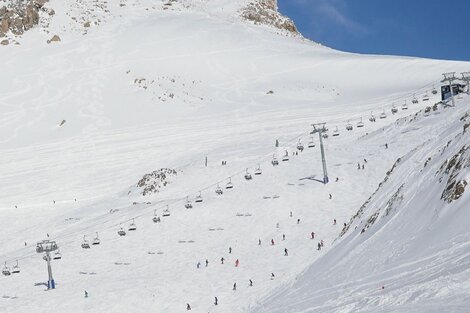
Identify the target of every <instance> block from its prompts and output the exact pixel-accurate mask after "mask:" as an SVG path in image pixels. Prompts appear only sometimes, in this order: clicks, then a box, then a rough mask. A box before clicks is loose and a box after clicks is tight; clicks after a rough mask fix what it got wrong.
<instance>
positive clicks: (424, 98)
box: [423, 91, 429, 101]
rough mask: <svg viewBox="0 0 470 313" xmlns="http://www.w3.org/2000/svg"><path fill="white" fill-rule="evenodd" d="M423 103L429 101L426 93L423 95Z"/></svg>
mask: <svg viewBox="0 0 470 313" xmlns="http://www.w3.org/2000/svg"><path fill="white" fill-rule="evenodd" d="M423 101H429V96H428V92H427V91H426V93H425V94H424V96H423Z"/></svg>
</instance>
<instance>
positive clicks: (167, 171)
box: [137, 168, 178, 196]
mask: <svg viewBox="0 0 470 313" xmlns="http://www.w3.org/2000/svg"><path fill="white" fill-rule="evenodd" d="M177 174H178V172H177V171H176V170H174V169H171V168H162V169H159V170H157V171H153V172H152V173H150V174H145V175H144V177H142V179H141V180H139V182H138V183H137V187H139V188H142V189H143V190H142V195H143V196H146V195H148V194H152V193H157V192H159V190H160V189H161V188H162V187H165V186H166V185H167V184H169V183H170V178H171V177H173V176H176V175H177Z"/></svg>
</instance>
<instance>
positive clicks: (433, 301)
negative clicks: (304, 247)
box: [249, 96, 470, 313]
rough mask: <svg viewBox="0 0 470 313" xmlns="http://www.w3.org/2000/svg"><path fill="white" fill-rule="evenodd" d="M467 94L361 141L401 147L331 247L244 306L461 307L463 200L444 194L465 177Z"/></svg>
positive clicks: (465, 258)
mask: <svg viewBox="0 0 470 313" xmlns="http://www.w3.org/2000/svg"><path fill="white" fill-rule="evenodd" d="M469 100H470V99H468V96H467V97H466V98H465V99H462V100H460V101H458V102H457V106H458V107H456V108H447V109H443V110H441V111H436V112H435V113H432V114H430V115H429V116H427V117H425V116H424V115H421V114H420V115H418V116H414V117H408V118H404V119H399V120H397V123H395V124H392V125H390V126H388V127H386V128H385V129H384V130H383V131H380V130H379V131H378V132H375V133H372V134H371V135H370V136H366V137H364V138H361V139H360V140H359V142H361V144H364V145H367V143H368V142H370V141H372V142H374V141H375V139H376V138H377V137H382V136H384V135H385V136H387V137H388V138H390V139H391V142H392V143H391V144H390V145H391V146H392V149H394V150H395V151H397V150H398V151H400V150H401V155H400V158H399V159H397V162H396V163H395V165H394V166H393V167H390V168H389V171H390V174H389V175H387V177H388V178H387V179H386V180H384V181H383V182H382V183H381V184H380V185H379V186H378V187H377V188H378V189H377V192H376V193H374V194H373V195H372V196H371V197H370V199H368V201H365V203H364V205H363V206H361V209H359V207H358V211H357V213H355V216H354V217H353V218H351V220H350V222H349V223H348V225H347V228H346V229H345V234H344V235H343V237H338V238H337V239H336V240H335V244H334V246H333V247H332V249H331V251H328V253H326V254H325V255H324V256H322V257H321V258H319V259H318V260H317V261H316V262H314V263H313V264H312V265H311V266H309V267H308V269H306V270H305V271H304V272H303V273H302V274H301V275H299V276H297V277H296V278H295V280H292V281H290V282H289V283H287V284H285V285H283V286H282V287H280V288H279V289H278V290H277V291H276V292H274V293H272V294H270V295H269V296H268V297H266V298H264V299H262V300H261V301H260V303H261V304H260V305H258V306H257V308H256V309H253V310H250V311H249V312H273V313H275V312H442V311H443V310H446V311H449V312H467V311H468V304H469V301H470V297H469V292H470V283H469V278H470V271H469V261H470V249H469V245H468V243H469V239H470V231H469V229H470V228H469V226H470V225H469V223H470V220H469V218H468V214H469V212H468V208H469V204H470V198H469V194H468V191H466V192H464V193H463V194H462V196H461V197H460V198H458V199H457V200H454V201H452V202H450V203H449V202H448V201H446V200H447V198H445V197H443V195H444V192H445V191H446V190H448V191H450V193H451V194H452V191H453V190H454V189H453V187H455V185H451V184H450V183H448V182H452V181H454V182H455V183H458V182H464V181H466V182H467V183H468V181H469V179H470V172H469V166H470V155H469V150H468V148H469V143H470V140H469V138H470V136H469V134H468V129H467V130H466V131H464V125H466V127H468V125H469V106H468V105H469V103H470V101H469ZM426 133H428V134H426ZM428 135H431V136H428ZM387 152H388V151H387ZM384 178H385V176H384Z"/></svg>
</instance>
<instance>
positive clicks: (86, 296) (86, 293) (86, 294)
mask: <svg viewBox="0 0 470 313" xmlns="http://www.w3.org/2000/svg"><path fill="white" fill-rule="evenodd" d="M85 298H88V292H87V291H86V290H85Z"/></svg>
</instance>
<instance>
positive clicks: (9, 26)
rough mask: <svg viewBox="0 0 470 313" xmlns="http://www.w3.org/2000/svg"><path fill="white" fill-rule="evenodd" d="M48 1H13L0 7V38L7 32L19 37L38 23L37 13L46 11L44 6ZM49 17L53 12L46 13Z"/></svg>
mask: <svg viewBox="0 0 470 313" xmlns="http://www.w3.org/2000/svg"><path fill="white" fill-rule="evenodd" d="M48 1H49V0H26V1H21V0H19V1H13V2H11V3H9V4H8V5H6V6H2V7H0V37H5V36H6V34H7V33H8V32H11V33H12V34H14V35H16V36H19V35H22V34H23V33H24V32H25V31H27V30H29V29H31V28H33V27H34V26H35V25H37V24H38V23H39V12H40V11H41V10H43V11H47V9H46V8H45V7H44V4H45V3H46V2H48ZM47 12H48V13H49V14H50V15H53V14H54V11H53V10H50V11H47Z"/></svg>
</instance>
